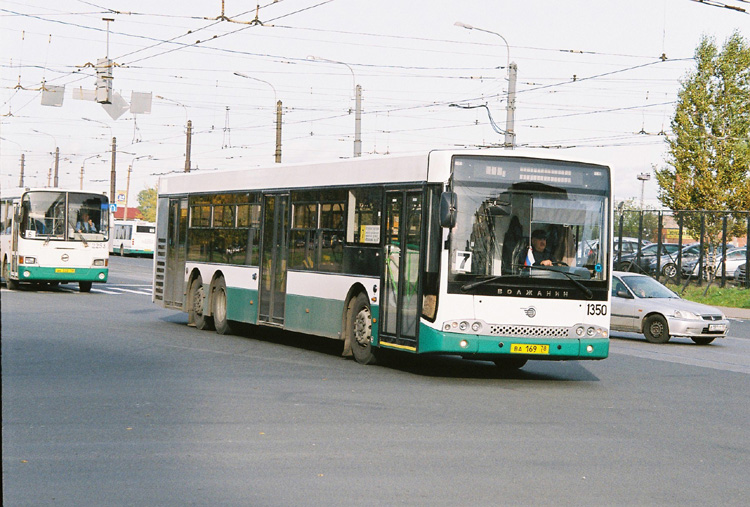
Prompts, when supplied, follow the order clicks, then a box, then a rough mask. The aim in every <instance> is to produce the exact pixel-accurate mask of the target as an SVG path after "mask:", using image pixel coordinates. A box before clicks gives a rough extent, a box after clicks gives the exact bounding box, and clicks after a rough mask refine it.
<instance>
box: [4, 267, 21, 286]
mask: <svg viewBox="0 0 750 507" xmlns="http://www.w3.org/2000/svg"><path fill="white" fill-rule="evenodd" d="M3 278H4V279H5V286H6V287H7V288H8V289H9V290H18V280H11V279H10V269H9V268H8V260H7V259H6V260H5V261H4V262H3Z"/></svg>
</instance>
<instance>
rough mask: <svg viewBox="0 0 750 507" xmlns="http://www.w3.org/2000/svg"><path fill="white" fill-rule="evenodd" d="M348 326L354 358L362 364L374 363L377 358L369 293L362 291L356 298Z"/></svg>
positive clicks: (350, 309) (349, 314)
mask: <svg viewBox="0 0 750 507" xmlns="http://www.w3.org/2000/svg"><path fill="white" fill-rule="evenodd" d="M346 326H347V329H346V331H347V333H348V336H347V339H348V340H349V344H350V345H351V348H352V354H354V359H355V360H356V361H357V362H358V363H360V364H374V363H375V362H376V359H375V353H374V351H373V347H372V313H371V312H370V304H369V302H368V301H367V295H365V294H361V293H360V294H359V295H357V297H356V298H354V301H353V302H352V305H351V306H350V307H349V312H348V315H347V319H346Z"/></svg>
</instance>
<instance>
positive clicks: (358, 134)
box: [307, 55, 362, 157]
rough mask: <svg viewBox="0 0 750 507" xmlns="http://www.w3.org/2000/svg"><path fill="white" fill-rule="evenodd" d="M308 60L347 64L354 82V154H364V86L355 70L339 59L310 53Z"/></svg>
mask: <svg viewBox="0 0 750 507" xmlns="http://www.w3.org/2000/svg"><path fill="white" fill-rule="evenodd" d="M307 59H308V60H312V61H316V62H328V63H337V64H339V65H346V68H347V69H349V72H351V73H352V83H353V84H354V156H355V157H361V156H362V87H361V86H360V85H358V84H357V78H356V77H354V71H353V70H352V68H351V66H350V65H349V64H348V63H344V62H339V61H338V60H329V59H327V58H320V57H318V56H313V55H309V56H308V57H307Z"/></svg>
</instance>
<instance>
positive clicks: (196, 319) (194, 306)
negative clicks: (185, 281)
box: [188, 276, 212, 330]
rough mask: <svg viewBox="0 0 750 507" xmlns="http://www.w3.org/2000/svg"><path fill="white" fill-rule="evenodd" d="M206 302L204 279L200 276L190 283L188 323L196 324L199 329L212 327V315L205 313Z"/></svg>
mask: <svg viewBox="0 0 750 507" xmlns="http://www.w3.org/2000/svg"><path fill="white" fill-rule="evenodd" d="M205 302H206V291H205V289H204V288H203V279H202V278H201V277H200V276H199V277H197V278H195V279H194V280H193V283H191V284H190V292H189V299H188V325H191V324H192V325H194V326H195V327H196V328H197V329H201V330H203V329H211V324H212V322H211V317H209V316H208V315H205V314H204V313H203V308H204V307H205V306H204V305H205Z"/></svg>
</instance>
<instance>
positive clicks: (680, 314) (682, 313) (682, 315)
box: [674, 310, 701, 320]
mask: <svg viewBox="0 0 750 507" xmlns="http://www.w3.org/2000/svg"><path fill="white" fill-rule="evenodd" d="M674 316H675V317H677V318H678V319H687V320H701V316H700V315H696V314H694V313H693V312H689V311H687V310H675V311H674Z"/></svg>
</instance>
